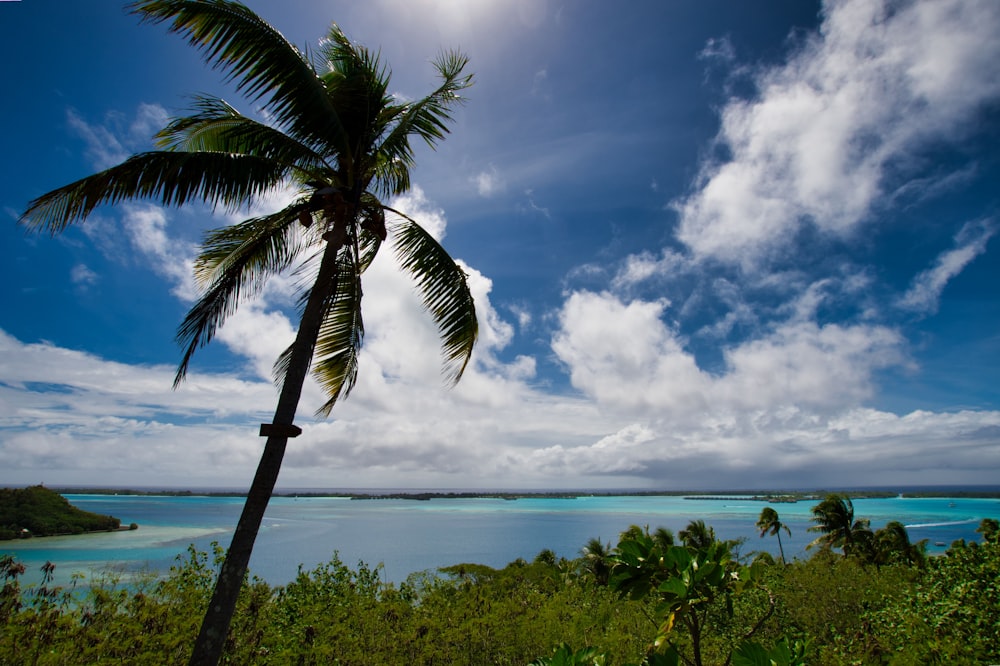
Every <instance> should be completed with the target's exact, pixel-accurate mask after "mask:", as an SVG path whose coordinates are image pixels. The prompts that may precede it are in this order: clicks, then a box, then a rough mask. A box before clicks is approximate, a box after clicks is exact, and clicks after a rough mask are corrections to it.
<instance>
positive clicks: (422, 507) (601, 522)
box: [0, 494, 1000, 585]
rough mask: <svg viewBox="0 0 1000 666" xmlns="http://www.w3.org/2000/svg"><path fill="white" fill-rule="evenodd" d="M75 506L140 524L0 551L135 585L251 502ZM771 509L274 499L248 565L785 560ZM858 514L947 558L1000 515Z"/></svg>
mask: <svg viewBox="0 0 1000 666" xmlns="http://www.w3.org/2000/svg"><path fill="white" fill-rule="evenodd" d="M66 498H67V499H68V500H69V501H70V502H71V503H72V504H74V505H75V506H78V507H80V508H81V509H84V510H86V511H92V512H94V513H100V514H106V515H113V516H115V517H117V518H120V519H121V521H122V524H123V525H128V524H129V523H133V522H134V523H138V525H139V529H137V530H135V531H123V532H114V533H101V534H85V535H79V536H69V537H46V538H35V539H26V540H17V541H4V542H0V553H11V554H13V555H14V556H15V557H17V558H18V559H19V560H20V561H21V562H23V563H24V564H25V565H26V567H27V568H28V574H27V575H26V576H25V578H24V581H25V582H28V583H30V582H34V581H37V579H38V578H39V577H40V574H39V573H38V571H39V569H40V567H41V566H42V565H43V564H44V563H45V562H46V561H51V562H53V563H54V564H55V565H56V582H57V583H59V584H66V583H68V582H69V581H70V578H71V576H72V574H74V573H78V574H84V575H85V576H86V577H87V578H90V577H91V576H93V575H94V574H96V573H100V572H102V571H107V570H112V571H115V572H118V573H120V574H121V575H122V576H123V577H124V579H126V580H127V579H128V577H129V576H130V575H132V574H133V573H135V572H138V571H143V570H148V571H156V572H166V571H168V570H169V568H170V566H171V565H172V564H174V563H175V561H176V558H177V557H178V556H183V555H185V553H186V551H187V548H188V546H189V545H190V544H193V545H194V546H195V547H196V548H198V549H199V550H203V551H209V550H210V549H211V543H212V542H213V541H217V542H219V543H220V544H221V545H222V546H228V544H229V539H230V537H231V535H232V531H233V529H234V527H235V525H236V521H237V519H238V518H239V514H240V510H241V509H242V506H243V498H242V497H204V496H138V495H118V496H115V495H88V494H68V495H66ZM815 504H816V502H813V501H799V502H796V503H781V504H770V506H772V507H774V508H775V509H776V510H777V511H778V514H779V516H780V518H781V520H782V522H784V523H786V524H787V525H788V527H789V528H790V529H791V532H792V533H791V536H789V535H787V534H785V533H782V543H783V545H784V548H785V554H786V556H787V557H789V558H792V557H804V556H807V555H808V553H806V550H805V547H806V545H807V544H808V543H809V542H810V541H812V539H813V538H814V537H815V536H816V534H815V533H812V532H808V531H807V528H808V527H809V526H810V525H811V524H812V523H811V522H810V520H809V519H810V517H811V514H810V510H811V509H812V507H813V506H815ZM765 506H768V504H767V503H765V502H760V501H755V500H752V499H750V498H749V497H727V498H725V499H709V498H697V499H685V498H684V497H676V496H580V497H577V498H574V499H557V498H541V497H538V498H520V499H516V500H503V499H493V498H442V499H431V500H429V501H416V500H406V499H372V500H351V499H349V498H346V497H285V496H282V497H275V498H273V499H272V500H271V503H270V505H269V507H268V511H267V514H266V515H265V518H264V523H263V526H262V528H261V532H260V535H259V536H258V539H257V544H256V547H255V549H254V553H253V557H252V559H251V560H250V570H251V573H252V574H253V575H256V576H258V577H259V578H262V579H263V580H265V581H267V582H268V583H270V584H272V585H283V584H286V583H288V582H290V581H291V580H293V579H294V577H295V575H296V573H297V571H298V568H299V566H300V565H301V566H302V567H304V568H305V569H306V570H308V569H311V568H313V567H315V566H316V565H318V564H322V563H324V562H328V561H329V560H330V558H331V557H332V555H333V554H334V552H337V553H338V554H339V556H340V559H341V560H342V561H343V562H344V563H346V564H348V565H350V566H355V565H357V564H358V562H364V563H366V564H367V565H368V566H369V567H375V566H378V565H381V567H382V577H383V579H384V580H386V581H387V582H393V583H399V582H402V581H404V580H405V579H406V578H407V576H409V575H410V574H412V573H414V572H420V571H425V570H434V569H436V568H438V567H443V566H449V565H453V564H459V563H469V562H472V563H478V564H485V565H488V566H492V567H503V566H504V565H506V564H507V563H509V562H511V561H513V560H516V559H518V558H523V559H525V560H531V559H533V558H534V557H535V555H537V554H538V553H539V551H541V550H543V549H549V550H552V551H554V552H555V553H556V555H557V556H559V557H566V558H570V559H571V558H575V557H578V556H579V554H580V549H581V548H582V547H583V545H584V544H585V543H586V542H587V541H588V540H589V539H590V538H592V537H598V538H600V539H602V540H603V541H605V542H607V543H609V544H610V545H612V546H613V545H615V544H616V543H617V540H618V534H619V533H620V532H622V531H623V530H625V529H626V528H628V527H629V525H632V524H635V525H640V526H647V525H648V526H649V527H650V529H655V528H657V527H660V526H663V527H667V528H669V529H671V530H673V531H674V532H677V531H679V530H681V529H682V528H683V527H684V526H685V525H687V523H688V522H689V521H691V520H695V519H701V520H704V521H705V522H706V523H707V524H708V525H710V526H712V527H713V528H714V529H715V532H716V535H717V536H718V537H719V538H721V539H736V538H740V537H745V538H746V543H745V545H744V546H743V547H742V551H743V552H744V553H746V552H750V551H768V552H771V553H773V554H775V555H776V554H777V553H778V541H777V539H775V538H774V537H771V536H768V537H764V538H761V537H760V536H759V533H758V531H757V529H756V527H755V525H754V524H755V522H756V520H757V517H758V516H759V514H760V511H761V509H763V508H764V507H765ZM854 509H855V517H856V518H868V519H870V520H871V525H872V528H873V529H878V528H879V527H882V526H883V525H885V524H886V523H887V522H888V521H890V520H899V521H900V522H902V523H904V524H905V525H906V526H907V527H908V529H909V533H910V538H911V540H913V541H918V540H920V539H927V540H928V542H929V543H928V551H929V552H930V553H932V554H933V553H941V552H944V550H946V549H947V546H949V545H950V544H951V542H952V541H954V540H955V539H966V540H976V539H977V538H978V536H979V535H977V534H976V532H975V530H976V527H977V526H978V525H979V522H980V521H981V520H982V519H983V518H997V519H1000V499H972V498H902V497H894V498H888V499H857V500H854Z"/></svg>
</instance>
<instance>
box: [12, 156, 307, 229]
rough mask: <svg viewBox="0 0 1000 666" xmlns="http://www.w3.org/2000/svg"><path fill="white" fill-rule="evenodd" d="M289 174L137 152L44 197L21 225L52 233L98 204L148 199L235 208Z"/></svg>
mask: <svg viewBox="0 0 1000 666" xmlns="http://www.w3.org/2000/svg"><path fill="white" fill-rule="evenodd" d="M287 172H288V170H287V169H286V168H285V167H283V166H282V165H280V164H277V163H275V162H274V161H273V160H268V159H265V158H261V157H256V156H252V155H234V154H229V153H180V152H169V151H154V152H148V153H140V154H138V155H134V156H133V157H130V158H129V159H127V160H125V161H124V162H122V163H121V164H119V165H118V166H113V167H111V168H110V169H105V170H104V171H101V172H99V173H96V174H94V175H93V176H88V177H86V178H81V179H80V180H78V181H76V182H74V183H70V184H69V185H65V186H63V187H60V188H59V189H56V190H53V191H51V192H49V193H48V194H43V195H42V196H40V197H38V198H37V199H35V200H34V201H32V202H31V203H29V204H28V208H27V210H25V212H24V214H23V215H22V216H21V219H20V222H21V223H22V224H24V225H26V226H28V227H30V228H32V229H41V230H45V231H48V232H49V233H52V234H57V233H59V232H61V231H63V230H64V229H65V228H66V226H67V225H69V224H72V223H74V222H77V221H80V220H83V219H84V218H86V217H87V216H89V215H90V214H91V213H92V212H93V210H94V209H95V208H97V206H100V205H102V204H116V203H119V202H121V201H125V200H129V199H150V200H153V201H156V202H158V203H160V204H162V205H164V206H182V205H184V204H186V203H188V202H189V201H192V200H200V201H204V202H206V203H209V204H212V205H215V204H223V205H224V206H226V207H228V208H230V209H235V208H238V207H240V206H241V205H245V204H246V202H247V201H250V200H253V199H255V198H257V197H258V196H260V195H261V194H264V193H266V192H267V191H269V190H271V189H272V188H274V187H275V186H276V185H277V184H279V183H280V182H281V181H282V180H283V179H284V178H285V177H286V176H287Z"/></svg>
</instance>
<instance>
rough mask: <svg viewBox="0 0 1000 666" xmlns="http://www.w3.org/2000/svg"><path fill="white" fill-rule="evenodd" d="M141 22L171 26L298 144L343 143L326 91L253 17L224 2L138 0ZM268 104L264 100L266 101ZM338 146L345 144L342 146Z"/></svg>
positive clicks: (295, 52) (135, 8) (298, 55)
mask: <svg viewBox="0 0 1000 666" xmlns="http://www.w3.org/2000/svg"><path fill="white" fill-rule="evenodd" d="M129 7H130V9H131V10H132V12H133V13H136V14H139V15H140V16H141V17H142V20H143V21H148V22H153V23H164V22H170V26H169V28H168V29H169V31H170V32H176V33H180V34H183V35H185V36H186V37H187V39H188V43H190V44H191V45H192V46H195V47H196V48H198V50H200V51H201V52H202V53H203V54H204V55H205V58H206V60H207V61H208V62H209V63H211V64H212V65H213V67H215V68H218V69H224V70H228V73H227V77H226V78H227V80H230V81H235V83H236V87H237V90H239V91H241V92H243V93H244V94H245V95H246V96H247V97H248V98H249V99H251V100H254V101H257V100H262V99H263V106H264V109H265V110H266V111H267V112H268V113H269V115H270V116H271V117H272V118H273V119H274V122H275V123H277V124H278V125H279V126H281V127H283V128H285V130H286V131H287V132H288V133H289V134H292V135H293V136H295V137H296V138H297V139H299V140H300V141H318V140H321V139H322V140H323V141H324V142H325V140H326V139H329V138H331V137H340V138H341V139H342V138H343V137H344V129H343V127H342V126H341V124H340V120H339V117H338V115H337V113H336V110H335V109H334V107H333V105H332V103H331V100H330V98H329V96H328V95H327V92H326V88H325V86H324V85H323V83H322V81H321V80H320V78H319V77H318V76H317V74H316V71H315V70H314V69H313V67H312V65H311V63H310V62H309V60H308V59H307V58H305V57H304V56H303V53H302V52H301V51H300V50H299V49H297V48H296V47H295V46H293V45H292V44H291V43H289V42H288V41H287V40H286V39H285V38H284V36H282V34H281V33H280V32H278V30H276V29H275V28H274V27H273V26H271V25H270V24H268V23H267V22H266V21H264V20H263V19H261V18H260V17H259V16H257V15H256V14H255V13H254V12H253V11H251V10H250V9H249V8H247V7H245V6H244V5H242V4H240V3H237V2H228V1H227V0H139V1H138V2H134V3H132V4H131V5H129ZM264 98H266V99H264ZM338 143H343V141H340V142H338Z"/></svg>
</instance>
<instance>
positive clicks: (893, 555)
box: [871, 520, 927, 567]
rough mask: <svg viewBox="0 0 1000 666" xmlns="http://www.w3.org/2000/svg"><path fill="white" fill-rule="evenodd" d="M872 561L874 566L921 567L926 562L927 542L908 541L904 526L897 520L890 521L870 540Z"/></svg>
mask: <svg viewBox="0 0 1000 666" xmlns="http://www.w3.org/2000/svg"><path fill="white" fill-rule="evenodd" d="M871 546H872V547H871V551H872V553H871V554H872V558H871V559H872V561H873V562H874V563H875V566H876V567H878V566H881V565H883V564H892V563H894V562H904V563H906V564H912V565H915V566H918V567H923V566H924V564H925V563H926V560H927V540H926V539H924V540H921V541H918V542H917V543H913V542H911V541H910V533H909V532H907V530H906V525H903V523H901V522H899V521H898V520H890V521H889V522H888V523H886V524H885V527H883V528H882V529H880V530H877V531H876V532H875V533H874V534H873V535H872V539H871Z"/></svg>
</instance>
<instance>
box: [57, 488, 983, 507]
mask: <svg viewBox="0 0 1000 666" xmlns="http://www.w3.org/2000/svg"><path fill="white" fill-rule="evenodd" d="M57 491H58V492H60V493H62V494H68V495H75V494H79V495H140V496H142V495H159V496H167V497H246V492H244V491H240V490H180V489H176V488H163V489H151V488H146V489H135V488H89V487H76V488H58V489H57ZM831 493H833V494H838V495H844V496H846V497H851V498H853V499H889V498H893V497H907V498H914V497H963V498H968V497H977V498H1000V488H998V487H996V486H988V487H965V488H946V487H938V488H934V487H916V488H906V487H902V488H899V489H898V490H889V489H885V488H833V489H816V490H759V489H758V490H740V489H731V490H551V491H546V490H513V491H511V490H463V491H448V490H399V491H396V490H390V491H371V492H363V491H360V490H340V489H336V488H332V489H329V490H315V489H309V490H294V489H285V490H277V491H275V493H274V497H346V498H350V499H355V500H386V499H402V500H417V501H427V500H432V499H444V500H447V499H501V500H518V499H577V498H580V497H657V496H659V497H683V498H684V499H690V500H729V501H733V500H740V501H747V500H750V501H757V502H768V503H779V504H780V503H794V502H803V501H805V502H808V501H819V500H821V499H823V498H824V497H826V496H827V495H829V494H831Z"/></svg>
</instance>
